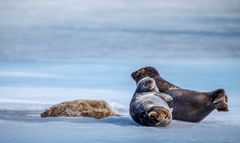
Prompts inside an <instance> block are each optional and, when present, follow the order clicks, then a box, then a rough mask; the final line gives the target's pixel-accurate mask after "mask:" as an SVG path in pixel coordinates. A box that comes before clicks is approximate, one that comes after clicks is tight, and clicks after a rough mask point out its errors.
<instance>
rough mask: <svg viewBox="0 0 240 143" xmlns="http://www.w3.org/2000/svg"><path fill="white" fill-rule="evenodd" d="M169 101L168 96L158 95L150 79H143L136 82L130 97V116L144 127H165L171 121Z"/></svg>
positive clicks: (169, 97) (154, 84)
mask: <svg viewBox="0 0 240 143" xmlns="http://www.w3.org/2000/svg"><path fill="white" fill-rule="evenodd" d="M171 100H172V97H171V96H170V95H167V94H164V93H159V91H158V89H157V86H156V83H155V81H154V80H153V79H152V78H150V77H145V78H143V79H141V80H140V81H139V82H138V85H137V89H136V91H135V93H134V95H133V97H132V100H131V103H130V109H129V111H130V115H131V117H132V119H133V120H134V121H136V122H137V123H139V124H141V125H144V126H158V127H163V126H167V125H168V124H170V122H171V121H172V109H171V108H169V106H168V104H167V102H169V101H171Z"/></svg>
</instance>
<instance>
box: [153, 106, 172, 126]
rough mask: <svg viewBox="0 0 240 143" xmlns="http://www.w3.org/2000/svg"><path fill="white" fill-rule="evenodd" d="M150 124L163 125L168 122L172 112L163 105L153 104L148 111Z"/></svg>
mask: <svg viewBox="0 0 240 143" xmlns="http://www.w3.org/2000/svg"><path fill="white" fill-rule="evenodd" d="M148 117H149V122H148V123H149V124H150V126H160V127H164V126H167V125H168V124H170V122H171V120H172V114H171V113H170V112H169V111H168V110H167V109H166V108H164V107H160V106H154V107H152V108H151V109H150V111H149V112H148Z"/></svg>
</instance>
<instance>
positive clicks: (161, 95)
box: [155, 93, 173, 102]
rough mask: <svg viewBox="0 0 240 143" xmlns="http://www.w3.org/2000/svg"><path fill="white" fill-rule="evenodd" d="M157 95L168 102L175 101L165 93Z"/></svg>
mask: <svg viewBox="0 0 240 143" xmlns="http://www.w3.org/2000/svg"><path fill="white" fill-rule="evenodd" d="M155 95H157V96H160V97H161V98H163V99H164V100H165V101H166V102H170V101H172V100H173V98H172V96H170V95H169V94H165V93H155Z"/></svg>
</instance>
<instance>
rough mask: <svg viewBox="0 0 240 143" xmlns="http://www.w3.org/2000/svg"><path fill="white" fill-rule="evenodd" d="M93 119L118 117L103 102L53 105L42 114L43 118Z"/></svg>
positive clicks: (77, 101) (69, 102) (88, 101)
mask: <svg viewBox="0 0 240 143" xmlns="http://www.w3.org/2000/svg"><path fill="white" fill-rule="evenodd" d="M57 116H65V117H76V116H84V117H93V118H97V119H101V118H105V117H109V116H116V113H115V112H114V111H113V110H112V108H111V106H110V105H109V104H108V103H107V102H106V101H103V100H74V101H65V102H62V103H59V104H56V105H53V106H52V107H50V108H49V109H46V110H45V111H44V112H43V113H41V117H57Z"/></svg>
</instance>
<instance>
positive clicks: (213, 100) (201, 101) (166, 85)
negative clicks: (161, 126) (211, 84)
mask: <svg viewBox="0 0 240 143" xmlns="http://www.w3.org/2000/svg"><path fill="white" fill-rule="evenodd" d="M131 76H132V78H133V79H134V80H135V81H136V82H138V81H139V80H141V79H142V78H144V77H151V78H153V79H154V80H155V81H156V84H157V87H158V89H159V91H160V92H163V93H166V94H169V95H171V96H172V97H173V101H171V102H168V105H169V106H170V108H173V119H176V120H182V121H190V122H199V121H201V120H203V119H204V118H205V117H206V116H207V115H208V114H209V113H211V112H212V111H213V110H214V109H217V110H218V111H228V103H227V102H228V97H227V95H226V93H225V91H224V89H217V90H214V91H211V92H200V91H193V90H189V89H182V88H180V87H178V86H176V85H174V84H172V83H170V82H168V81H166V80H165V79H163V78H162V77H161V76H160V74H159V73H158V71H157V70H156V69H155V68H153V67H144V68H141V69H139V70H137V71H135V72H133V73H132V74H131Z"/></svg>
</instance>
